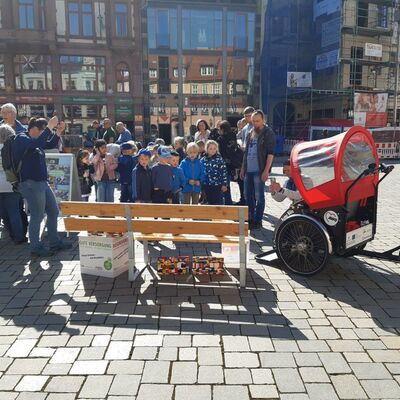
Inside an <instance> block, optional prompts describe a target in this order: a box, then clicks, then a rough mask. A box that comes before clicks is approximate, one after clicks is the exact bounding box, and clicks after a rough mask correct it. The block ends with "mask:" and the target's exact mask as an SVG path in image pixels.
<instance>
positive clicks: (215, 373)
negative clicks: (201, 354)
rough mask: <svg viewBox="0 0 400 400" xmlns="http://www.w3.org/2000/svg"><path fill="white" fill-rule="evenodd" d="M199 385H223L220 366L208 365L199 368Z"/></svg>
mask: <svg viewBox="0 0 400 400" xmlns="http://www.w3.org/2000/svg"><path fill="white" fill-rule="evenodd" d="M198 382H199V383H214V384H221V383H224V372H223V369H222V367H221V366H217V365H208V366H200V367H199V375H198Z"/></svg>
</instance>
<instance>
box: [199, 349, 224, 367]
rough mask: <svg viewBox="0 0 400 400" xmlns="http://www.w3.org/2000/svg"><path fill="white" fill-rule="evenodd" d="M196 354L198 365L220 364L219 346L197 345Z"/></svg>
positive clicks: (220, 352)
mask: <svg viewBox="0 0 400 400" xmlns="http://www.w3.org/2000/svg"><path fill="white" fill-rule="evenodd" d="M197 354H198V362H199V365H222V362H223V361H222V351H221V349H220V348H219V347H209V348H207V347H199V348H198V350H197Z"/></svg>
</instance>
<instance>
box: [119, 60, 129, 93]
mask: <svg viewBox="0 0 400 400" xmlns="http://www.w3.org/2000/svg"><path fill="white" fill-rule="evenodd" d="M116 74H117V76H116V82H117V92H119V93H129V92H130V82H129V68H128V65H127V64H126V63H119V64H118V65H117V70H116Z"/></svg>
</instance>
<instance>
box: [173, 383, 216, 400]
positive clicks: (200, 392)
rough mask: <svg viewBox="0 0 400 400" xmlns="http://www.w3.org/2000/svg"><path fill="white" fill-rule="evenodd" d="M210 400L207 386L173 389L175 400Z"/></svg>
mask: <svg viewBox="0 0 400 400" xmlns="http://www.w3.org/2000/svg"><path fill="white" fill-rule="evenodd" d="M188 399H190V400H211V386H209V385H197V386H193V385H178V386H177V387H176V388H175V400H188Z"/></svg>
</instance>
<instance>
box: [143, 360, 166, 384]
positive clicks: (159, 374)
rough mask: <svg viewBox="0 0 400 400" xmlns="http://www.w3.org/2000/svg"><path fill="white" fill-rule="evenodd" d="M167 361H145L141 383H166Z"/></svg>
mask: <svg viewBox="0 0 400 400" xmlns="http://www.w3.org/2000/svg"><path fill="white" fill-rule="evenodd" d="M169 369H170V362H169V361H146V364H145V366H144V371H143V376H142V383H168V376H169Z"/></svg>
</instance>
